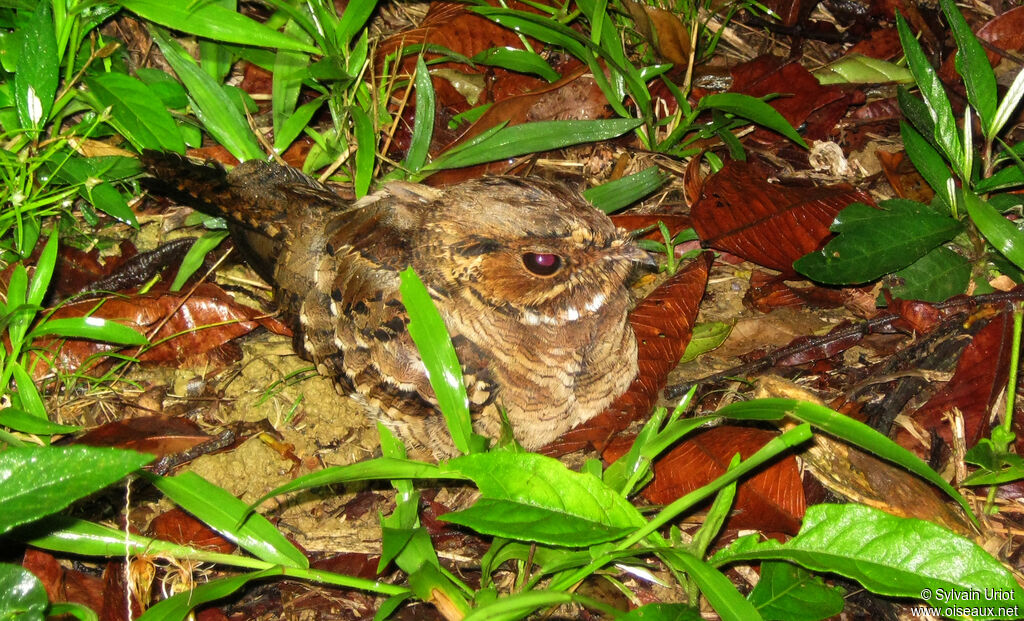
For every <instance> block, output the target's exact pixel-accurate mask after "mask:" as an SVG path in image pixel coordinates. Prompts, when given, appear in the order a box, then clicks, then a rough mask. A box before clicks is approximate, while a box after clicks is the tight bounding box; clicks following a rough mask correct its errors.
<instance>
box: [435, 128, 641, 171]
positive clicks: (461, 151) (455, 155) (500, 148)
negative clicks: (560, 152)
mask: <svg viewBox="0 0 1024 621" xmlns="http://www.w3.org/2000/svg"><path fill="white" fill-rule="evenodd" d="M642 123H643V121H642V120H640V119H608V120H600V121H538V122H536V123H524V124H522V125H515V126H512V127H502V128H500V129H499V130H498V131H495V132H493V133H491V134H489V135H488V136H487V137H486V138H484V139H482V140H479V141H470V142H468V143H465V144H463V145H459V146H458V147H455V148H453V149H451V150H449V151H447V152H445V153H442V154H441V155H440V156H438V157H437V159H435V160H434V161H433V162H431V163H429V164H427V165H426V166H424V167H423V170H424V171H431V172H433V171H437V170H443V169H448V168H463V167H465V166H473V165H475V164H482V163H484V162H493V161H496V160H503V159H506V158H510V157H516V156H519V155H524V154H527V153H536V152H538V151H550V150H552V149H560V148H562V147H567V146H570V145H574V144H580V143H584V142H597V141H599V140H609V139H611V138H615V137H617V136H621V135H622V134H624V133H626V132H628V131H631V130H633V129H636V128H637V127H639V126H640V125H641V124H642Z"/></svg>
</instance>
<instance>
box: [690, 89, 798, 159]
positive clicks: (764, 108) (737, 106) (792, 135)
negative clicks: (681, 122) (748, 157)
mask: <svg viewBox="0 0 1024 621" xmlns="http://www.w3.org/2000/svg"><path fill="white" fill-rule="evenodd" d="M697 110H721V111H723V112H728V113H729V114H734V115H736V116H738V117H742V118H744V119H747V120H748V121H753V122H754V123H757V124H758V125H761V126H762V127H767V128H768V129H771V130H774V131H777V132H778V133H780V134H782V135H783V136H785V137H786V138H789V139H790V140H792V141H793V142H795V143H797V144H798V145H800V146H801V147H803V148H805V149H806V148H807V143H806V142H804V139H803V138H801V137H800V134H798V133H797V132H796V130H795V129H793V126H792V125H790V124H789V121H787V120H786V119H785V117H783V116H782V115H781V114H779V111H778V110H776V109H775V108H773V107H771V106H770V105H768V104H766V103H765V102H763V101H761V100H760V99H758V98H756V97H751V96H750V95H743V94H741V93H717V94H715V95H707V96H705V97H702V98H701V100H700V102H698V103H697Z"/></svg>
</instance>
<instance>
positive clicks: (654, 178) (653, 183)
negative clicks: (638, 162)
mask: <svg viewBox="0 0 1024 621" xmlns="http://www.w3.org/2000/svg"><path fill="white" fill-rule="evenodd" d="M668 180H669V176H668V174H666V173H663V172H662V171H661V169H660V168H658V166H656V165H654V166H648V167H647V168H645V169H643V170H641V171H640V172H636V173H633V174H632V175H627V176H625V177H622V178H621V179H616V180H615V181H609V182H608V183H604V184H602V185H599V186H597V187H593V188H590V189H589V190H586V191H585V192H583V197H584V198H586V199H587V200H588V201H590V202H591V203H593V205H594V207H597V208H598V209H600V210H601V211H603V212H604V213H612V212H613V211H618V210H619V209H622V208H623V207H626V206H627V205H632V204H633V203H635V202H637V201H638V200H640V199H642V198H644V197H645V196H647V195H649V194H651V193H652V192H654V191H655V190H657V189H658V188H660V187H661V186H663V185H665V183H666V182H667V181H668Z"/></svg>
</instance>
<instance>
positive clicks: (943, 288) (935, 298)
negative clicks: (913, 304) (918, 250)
mask: <svg viewBox="0 0 1024 621" xmlns="http://www.w3.org/2000/svg"><path fill="white" fill-rule="evenodd" d="M892 278H893V280H894V284H893V285H891V286H890V289H891V290H892V294H893V296H894V297H897V298H900V299H904V300H922V301H924V302H944V301H946V300H948V299H949V298H951V297H953V296H954V295H960V294H961V293H964V292H966V291H967V285H968V283H969V282H970V280H971V264H970V262H969V261H968V260H967V259H966V258H964V257H963V256H961V255H959V254H957V253H955V252H953V251H952V250H950V249H949V248H946V247H945V246H939V247H938V248H934V249H933V250H931V251H930V252H928V253H927V254H926V255H924V256H923V257H921V258H920V259H918V260H917V261H914V262H913V263H911V264H910V265H908V266H907V267H905V268H903V269H901V270H900V271H898V272H895V273H893V275H892ZM895 283H900V284H895Z"/></svg>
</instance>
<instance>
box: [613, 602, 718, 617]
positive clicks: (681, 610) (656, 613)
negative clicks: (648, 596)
mask: <svg viewBox="0 0 1024 621" xmlns="http://www.w3.org/2000/svg"><path fill="white" fill-rule="evenodd" d="M703 619H704V617H702V616H701V614H700V610H698V609H696V608H694V607H693V606H689V605H687V604H660V603H655V604H644V605H643V606H640V607H638V608H634V609H633V610H630V611H629V612H627V613H626V614H624V615H622V616H621V617H619V618H618V621H703Z"/></svg>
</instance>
